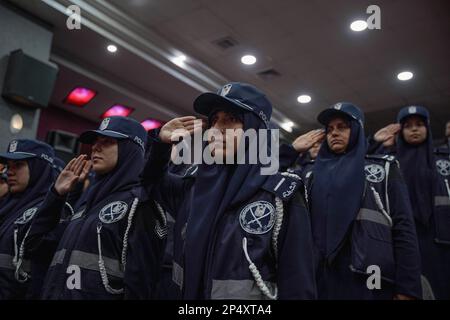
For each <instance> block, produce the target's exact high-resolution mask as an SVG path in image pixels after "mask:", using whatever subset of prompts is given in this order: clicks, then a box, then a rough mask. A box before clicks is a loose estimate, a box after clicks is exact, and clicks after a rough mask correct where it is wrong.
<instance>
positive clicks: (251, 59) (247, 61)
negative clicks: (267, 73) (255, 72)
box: [241, 54, 256, 65]
mask: <svg viewBox="0 0 450 320" xmlns="http://www.w3.org/2000/svg"><path fill="white" fill-rule="evenodd" d="M241 62H242V63H243V64H246V65H252V64H255V63H256V57H255V56H252V55H250V54H247V55H245V56H243V57H242V58H241Z"/></svg>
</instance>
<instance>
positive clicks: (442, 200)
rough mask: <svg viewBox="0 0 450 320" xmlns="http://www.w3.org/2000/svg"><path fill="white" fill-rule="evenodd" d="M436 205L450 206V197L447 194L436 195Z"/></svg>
mask: <svg viewBox="0 0 450 320" xmlns="http://www.w3.org/2000/svg"><path fill="white" fill-rule="evenodd" d="M434 205H435V206H450V198H449V197H446V196H444V197H443V196H435V197H434Z"/></svg>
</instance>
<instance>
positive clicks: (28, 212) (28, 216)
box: [15, 207, 38, 224]
mask: <svg viewBox="0 0 450 320" xmlns="http://www.w3.org/2000/svg"><path fill="white" fill-rule="evenodd" d="M37 210H38V208H37V207H34V208H30V209H28V210H25V211H24V213H23V214H22V216H21V217H20V218H18V219H17V220H16V221H15V223H16V224H26V223H27V222H28V221H30V220H31V219H33V217H34V215H35V213H36V212H37Z"/></svg>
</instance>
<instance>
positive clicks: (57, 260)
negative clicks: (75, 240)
mask: <svg viewBox="0 0 450 320" xmlns="http://www.w3.org/2000/svg"><path fill="white" fill-rule="evenodd" d="M65 255H66V249H61V250H59V251H56V252H55V254H54V255H53V260H52V263H50V267H53V266H55V265H57V264H61V263H63V261H64V256H65Z"/></svg>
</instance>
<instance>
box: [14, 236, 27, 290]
mask: <svg viewBox="0 0 450 320" xmlns="http://www.w3.org/2000/svg"><path fill="white" fill-rule="evenodd" d="M30 229H31V227H29V228H28V230H27V232H26V233H25V237H23V240H22V242H21V243H20V248H18V246H17V234H18V232H19V229H18V228H17V227H16V228H15V229H14V258H13V265H14V267H15V268H16V269H15V272H14V277H15V278H16V280H17V281H18V282H20V283H24V282H26V281H27V280H28V279H29V278H30V276H29V275H28V273H27V272H25V271H23V270H22V269H21V267H22V263H23V256H24V253H25V239H26V238H27V236H28V233H29V232H30Z"/></svg>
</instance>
